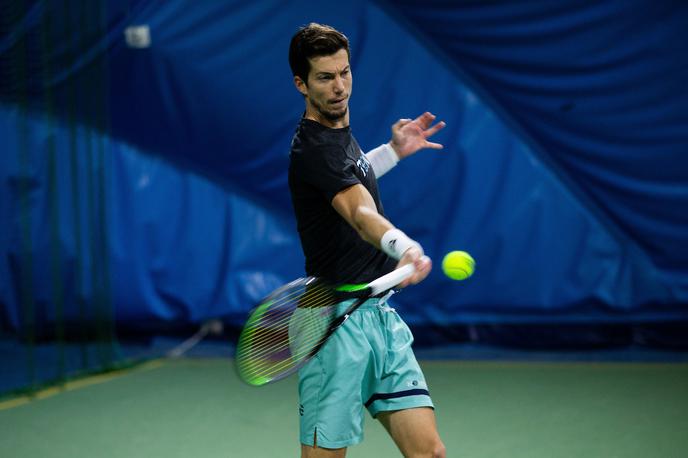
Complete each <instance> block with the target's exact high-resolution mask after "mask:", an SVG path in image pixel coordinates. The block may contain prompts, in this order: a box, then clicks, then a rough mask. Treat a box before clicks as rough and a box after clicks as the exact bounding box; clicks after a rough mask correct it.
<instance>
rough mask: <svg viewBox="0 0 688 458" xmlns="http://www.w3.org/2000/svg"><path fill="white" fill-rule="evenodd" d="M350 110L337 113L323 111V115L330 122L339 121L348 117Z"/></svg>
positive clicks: (346, 109)
mask: <svg viewBox="0 0 688 458" xmlns="http://www.w3.org/2000/svg"><path fill="white" fill-rule="evenodd" d="M348 111H349V108H348V107H347V108H344V109H343V110H337V111H322V112H321V113H322V115H323V116H324V117H325V118H326V119H327V120H329V121H339V120H341V119H342V118H344V117H345V116H346V113H347V112H348Z"/></svg>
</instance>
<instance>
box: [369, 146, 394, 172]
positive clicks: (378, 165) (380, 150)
mask: <svg viewBox="0 0 688 458" xmlns="http://www.w3.org/2000/svg"><path fill="white" fill-rule="evenodd" d="M365 156H366V159H368V162H370V165H371V166H372V167H373V172H374V173H375V177H376V178H380V177H381V176H382V175H384V174H385V173H387V172H389V171H390V170H392V169H393V168H394V166H396V165H397V162H399V156H397V153H396V152H395V151H394V148H392V146H391V145H390V144H389V143H385V144H384V145H380V146H378V147H377V148H375V149H372V150H370V151H368V152H367V153H366V155H365Z"/></svg>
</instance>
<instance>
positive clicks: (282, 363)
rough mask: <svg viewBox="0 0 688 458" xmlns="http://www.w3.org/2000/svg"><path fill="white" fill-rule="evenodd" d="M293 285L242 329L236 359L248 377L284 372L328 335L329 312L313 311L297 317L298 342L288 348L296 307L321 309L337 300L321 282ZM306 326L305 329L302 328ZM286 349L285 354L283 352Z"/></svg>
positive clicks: (245, 376)
mask: <svg viewBox="0 0 688 458" xmlns="http://www.w3.org/2000/svg"><path fill="white" fill-rule="evenodd" d="M299 286H300V287H299V288H294V286H292V290H291V291H286V292H285V293H286V294H284V295H283V296H282V297H280V298H278V299H276V300H275V301H274V302H272V303H269V302H266V303H267V304H269V305H268V306H267V308H266V309H265V310H264V311H263V313H262V314H260V315H258V316H257V317H256V318H255V319H252V320H251V323H249V324H248V325H247V327H246V329H245V330H244V332H242V336H241V337H240V340H239V347H238V349H237V350H238V351H237V360H238V361H237V362H238V363H239V370H240V373H241V374H242V376H244V378H246V379H247V380H254V381H258V380H262V381H264V380H265V379H267V380H270V377H271V376H273V375H275V374H276V375H278V376H279V375H287V374H288V373H289V371H290V370H293V368H294V367H295V366H296V364H298V363H299V362H300V361H301V360H302V359H303V358H305V357H308V356H309V355H310V354H311V353H312V351H313V350H314V349H315V348H317V347H318V345H320V344H321V342H322V341H323V340H324V339H325V336H326V335H327V330H328V328H329V326H327V325H326V324H329V322H330V321H331V318H330V316H331V315H332V313H329V314H328V313H327V312H325V313H322V312H321V313H314V314H311V315H309V316H308V317H304V316H299V317H298V318H299V327H300V330H301V332H299V333H298V338H299V343H300V345H299V346H298V347H297V348H290V347H291V346H292V344H293V342H292V339H291V338H290V333H289V331H290V330H289V327H290V326H289V325H290V323H291V321H292V318H293V313H294V312H295V311H296V310H297V309H302V310H308V309H316V310H317V309H323V308H326V307H327V306H334V305H335V304H337V303H338V301H337V300H336V298H335V297H334V294H332V291H331V290H329V289H327V288H326V287H323V286H321V285H317V284H316V285H308V284H306V285H299ZM304 329H306V330H307V331H303V330H304ZM287 349H289V353H288V355H287V354H285V353H286V351H287Z"/></svg>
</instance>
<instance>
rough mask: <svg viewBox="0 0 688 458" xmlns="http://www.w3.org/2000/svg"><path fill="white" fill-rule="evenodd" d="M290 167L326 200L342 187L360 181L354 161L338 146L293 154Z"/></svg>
mask: <svg viewBox="0 0 688 458" xmlns="http://www.w3.org/2000/svg"><path fill="white" fill-rule="evenodd" d="M292 167H293V171H294V174H295V175H296V176H297V177H298V178H299V179H301V180H303V181H305V182H306V183H308V184H310V185H311V186H313V187H315V188H316V189H318V190H320V191H321V192H322V193H323V195H324V196H325V197H326V198H327V201H328V202H331V201H332V199H334V196H336V195H337V193H339V192H340V191H342V190H343V189H346V188H348V187H350V186H353V185H355V184H359V183H360V180H359V179H358V177H357V176H356V174H355V173H354V171H355V167H356V166H355V164H354V161H353V160H351V159H350V158H349V157H348V156H347V155H346V153H345V152H344V150H343V149H342V148H341V147H338V146H327V147H321V148H318V149H317V150H310V151H309V152H308V153H306V154H304V153H301V154H296V155H293V156H292Z"/></svg>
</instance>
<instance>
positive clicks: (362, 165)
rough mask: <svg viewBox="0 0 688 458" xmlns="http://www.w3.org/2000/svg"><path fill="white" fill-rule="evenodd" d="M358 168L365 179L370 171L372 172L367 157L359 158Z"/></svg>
mask: <svg viewBox="0 0 688 458" xmlns="http://www.w3.org/2000/svg"><path fill="white" fill-rule="evenodd" d="M356 166H357V167H358V169H359V170H360V171H361V173H362V174H363V176H364V177H366V176H367V175H368V170H370V162H368V158H367V157H365V155H363V154H361V157H359V158H358V160H357V161H356Z"/></svg>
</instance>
